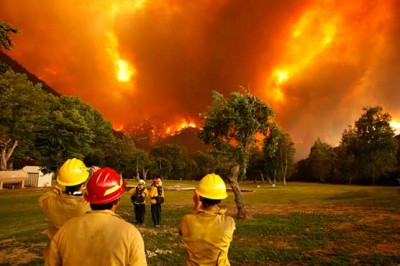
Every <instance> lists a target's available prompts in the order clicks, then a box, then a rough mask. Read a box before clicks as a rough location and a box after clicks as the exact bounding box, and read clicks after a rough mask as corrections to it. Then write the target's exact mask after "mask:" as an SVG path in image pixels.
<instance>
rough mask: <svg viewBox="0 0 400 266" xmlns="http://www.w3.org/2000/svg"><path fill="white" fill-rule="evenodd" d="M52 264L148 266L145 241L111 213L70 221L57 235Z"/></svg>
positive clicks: (138, 233)
mask: <svg viewBox="0 0 400 266" xmlns="http://www.w3.org/2000/svg"><path fill="white" fill-rule="evenodd" d="M49 262H50V263H49V264H50V265H52V266H57V265H63V266H69V265H71V266H72V265H73V266H76V265H85V266H99V265H107V266H114V265H138V266H142V265H143V266H146V265H147V262H146V254H145V248H144V243H143V238H142V235H141V234H140V232H139V231H138V230H137V228H136V227H135V226H133V225H132V224H130V223H128V222H126V221H125V220H123V219H122V218H121V217H120V216H119V215H117V214H115V213H114V212H113V211H111V210H101V211H90V212H88V213H86V214H83V215H81V216H78V217H74V218H72V219H70V220H69V221H68V222H66V223H65V224H64V226H63V227H61V229H60V230H59V231H58V232H57V234H56V235H55V236H54V238H53V240H52V242H51V245H50V258H49Z"/></svg>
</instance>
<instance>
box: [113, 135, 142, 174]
mask: <svg viewBox="0 0 400 266" xmlns="http://www.w3.org/2000/svg"><path fill="white" fill-rule="evenodd" d="M114 135H115V139H116V141H115V144H114V145H113V147H112V149H111V150H110V152H109V153H108V154H107V155H106V161H107V164H108V166H110V167H112V168H114V169H116V170H117V171H118V172H120V173H121V174H123V175H124V176H129V177H133V176H134V175H135V173H136V167H135V159H136V152H137V150H136V146H135V143H134V142H133V140H132V138H131V136H129V135H127V134H124V133H123V132H116V131H115V132H114Z"/></svg>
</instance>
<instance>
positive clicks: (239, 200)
mask: <svg viewBox="0 0 400 266" xmlns="http://www.w3.org/2000/svg"><path fill="white" fill-rule="evenodd" d="M239 169H240V167H239V165H238V164H236V165H235V166H234V167H233V169H232V176H231V177H230V178H229V183H230V185H231V188H232V191H233V194H234V195H235V203H236V208H237V215H236V218H237V219H246V216H247V215H246V208H245V206H244V200H243V195H242V192H241V191H240V188H239V184H238V175H239Z"/></svg>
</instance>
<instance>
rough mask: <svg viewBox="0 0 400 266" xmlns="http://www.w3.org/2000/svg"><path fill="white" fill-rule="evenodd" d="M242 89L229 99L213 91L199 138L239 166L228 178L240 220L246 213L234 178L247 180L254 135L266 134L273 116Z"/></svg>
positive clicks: (254, 141) (265, 106)
mask: <svg viewBox="0 0 400 266" xmlns="http://www.w3.org/2000/svg"><path fill="white" fill-rule="evenodd" d="M242 90H243V92H244V93H243V94H240V93H238V92H233V93H231V98H230V99H225V98H224V96H223V95H222V94H220V93H218V92H217V91H213V92H212V98H213V104H212V105H211V106H210V107H209V109H208V111H207V112H206V113H203V114H201V115H200V117H201V118H203V119H205V122H204V123H203V125H202V130H200V131H199V137H200V139H201V140H202V141H203V142H204V143H205V144H211V145H212V146H213V148H214V149H215V151H217V152H218V153H220V154H221V155H223V156H226V157H228V158H230V160H231V161H232V162H234V164H237V165H238V166H239V170H238V171H239V173H238V175H235V174H233V175H231V177H232V178H230V179H229V182H230V184H231V187H232V190H233V191H234V194H235V201H236V206H237V209H238V214H237V217H238V218H239V219H244V218H246V210H245V207H244V202H243V197H242V194H241V192H240V188H239V185H238V181H237V180H235V177H236V176H238V178H239V180H241V179H245V178H246V170H247V166H248V163H249V158H250V155H251V151H252V148H253V147H255V146H256V145H259V142H258V139H257V138H256V134H257V133H258V134H261V135H264V136H265V135H266V134H267V131H268V128H269V127H270V125H271V124H272V121H271V118H272V116H273V115H274V112H273V111H272V109H271V108H270V107H269V106H268V105H267V104H265V103H263V102H262V101H261V100H260V99H259V98H257V97H256V96H253V95H251V94H250V93H249V92H248V91H247V90H245V89H244V88H242ZM235 169H236V168H235Z"/></svg>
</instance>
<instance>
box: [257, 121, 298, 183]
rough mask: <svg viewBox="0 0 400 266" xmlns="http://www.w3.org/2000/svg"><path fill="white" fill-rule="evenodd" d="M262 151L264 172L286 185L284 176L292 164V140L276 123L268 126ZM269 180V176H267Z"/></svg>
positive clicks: (293, 149)
mask: <svg viewBox="0 0 400 266" xmlns="http://www.w3.org/2000/svg"><path fill="white" fill-rule="evenodd" d="M263 153H264V158H265V162H266V168H267V169H266V172H267V174H268V177H269V176H272V178H273V179H274V183H275V182H276V179H279V180H281V181H282V183H283V184H284V185H286V177H287V175H288V172H289V170H290V169H292V167H293V164H294V154H295V148H294V142H293V141H292V139H291V137H290V135H289V134H288V133H285V132H283V131H282V130H280V129H279V127H278V126H277V125H273V126H271V128H270V131H269V134H268V136H267V137H266V138H265V139H264V145H263ZM269 180H270V178H269Z"/></svg>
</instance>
